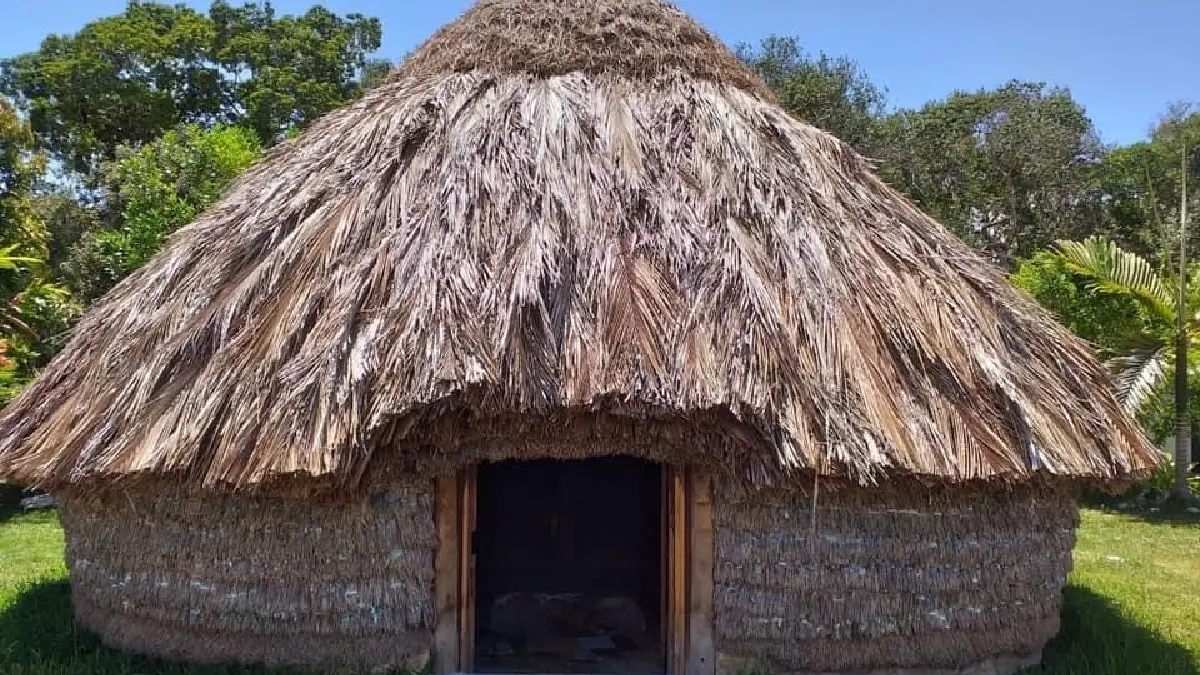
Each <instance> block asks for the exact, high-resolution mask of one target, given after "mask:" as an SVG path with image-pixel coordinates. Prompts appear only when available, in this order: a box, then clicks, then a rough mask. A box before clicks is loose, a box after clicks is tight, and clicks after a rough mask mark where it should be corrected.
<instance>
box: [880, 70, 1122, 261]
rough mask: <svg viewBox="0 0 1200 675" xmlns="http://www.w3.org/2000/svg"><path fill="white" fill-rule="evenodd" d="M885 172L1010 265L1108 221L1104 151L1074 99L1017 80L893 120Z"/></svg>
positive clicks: (928, 209) (906, 112)
mask: <svg viewBox="0 0 1200 675" xmlns="http://www.w3.org/2000/svg"><path fill="white" fill-rule="evenodd" d="M881 133H883V134H884V136H885V137H886V139H887V140H886V142H884V143H882V144H881V146H880V147H881V148H883V153H882V156H881V157H880V159H881V160H882V166H881V175H882V176H883V178H884V179H885V180H887V181H888V182H889V183H891V184H892V185H894V186H896V187H897V188H899V189H900V190H902V191H903V192H905V193H906V194H908V195H909V196H910V197H911V198H912V199H914V200H915V201H916V202H917V203H918V204H919V205H920V206H921V208H922V209H924V210H925V211H926V212H927V213H930V214H931V215H933V216H934V217H936V218H937V219H938V220H940V221H941V222H942V223H944V224H945V225H947V226H948V227H950V228H951V229H952V230H954V231H955V232H956V233H957V234H958V235H959V236H960V237H962V238H963V239H964V240H965V241H967V242H968V243H970V244H971V245H973V246H975V247H977V248H980V249H982V250H984V251H986V252H987V253H988V254H989V255H990V256H991V257H992V259H993V260H995V261H996V262H997V263H998V264H1001V265H1003V266H1006V267H1007V266H1010V265H1012V264H1013V263H1014V262H1015V261H1016V260H1018V259H1022V258H1026V257H1028V256H1030V255H1032V254H1033V253H1034V252H1035V251H1037V250H1040V249H1044V248H1046V247H1047V246H1049V245H1050V244H1051V243H1053V242H1054V241H1055V240H1057V239H1063V238H1069V239H1075V238H1082V237H1084V236H1087V235H1089V234H1091V233H1092V232H1094V231H1095V230H1096V229H1097V228H1098V227H1099V223H1100V221H1101V217H1102V216H1101V213H1102V198H1101V194H1100V191H1099V189H1098V186H1097V180H1096V176H1095V174H1096V166H1097V165H1098V164H1099V161H1100V159H1101V157H1102V156H1103V148H1102V147H1101V145H1100V142H1099V140H1098V138H1097V136H1096V133H1095V130H1094V128H1093V125H1092V122H1091V120H1090V119H1089V118H1088V116H1087V114H1086V113H1085V112H1084V110H1083V108H1082V107H1081V106H1080V105H1079V104H1078V103H1076V102H1075V100H1074V99H1073V98H1071V95H1070V93H1069V92H1067V91H1066V90H1063V89H1053V88H1048V87H1046V86H1045V85H1043V84H1040V83H1027V82H1010V83H1009V84H1007V85H1005V86H1004V87H1001V88H999V89H994V90H981V91H978V92H974V93H966V92H955V93H953V94H951V95H950V96H949V97H948V98H946V99H945V100H942V101H935V102H932V103H929V104H927V105H926V106H924V107H923V108H921V109H920V110H902V111H899V112H897V113H895V114H893V115H891V116H890V117H889V119H888V120H887V123H886V124H885V125H884V130H883V131H882V132H881Z"/></svg>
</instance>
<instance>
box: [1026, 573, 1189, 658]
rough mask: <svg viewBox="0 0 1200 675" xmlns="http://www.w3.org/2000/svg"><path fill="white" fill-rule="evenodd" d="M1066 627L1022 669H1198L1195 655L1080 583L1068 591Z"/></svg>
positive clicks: (1065, 612)
mask: <svg viewBox="0 0 1200 675" xmlns="http://www.w3.org/2000/svg"><path fill="white" fill-rule="evenodd" d="M1063 600H1064V606H1063V613H1062V631H1061V632H1060V633H1059V635H1058V637H1056V638H1055V639H1054V640H1052V641H1051V642H1050V644H1049V645H1047V646H1046V649H1045V651H1044V652H1043V655H1042V665H1041V666H1040V667H1038V668H1033V669H1030V670H1027V671H1024V673H1023V675H1126V674H1129V675H1132V674H1133V673H1147V674H1149V673H1154V675H1200V663H1198V662H1197V658H1198V657H1197V656H1195V655H1193V654H1191V653H1190V652H1189V651H1188V650H1186V649H1184V648H1183V647H1181V646H1179V645H1177V644H1174V643H1172V642H1168V641H1167V640H1166V639H1164V638H1163V637H1162V636H1160V635H1157V634H1155V633H1154V632H1152V631H1150V630H1147V629H1146V628H1145V627H1144V626H1141V625H1138V624H1137V623H1134V622H1133V621H1131V620H1129V619H1128V618H1127V617H1125V616H1124V615H1122V614H1121V611H1120V609H1119V608H1118V607H1116V606H1115V605H1113V604H1112V603H1111V602H1110V601H1109V600H1108V599H1107V598H1105V597H1104V596H1101V595H1097V594H1096V593H1093V592H1092V591H1091V590H1089V589H1087V588H1084V587H1082V586H1076V585H1070V586H1068V587H1067V589H1066V592H1065V594H1064V598H1063Z"/></svg>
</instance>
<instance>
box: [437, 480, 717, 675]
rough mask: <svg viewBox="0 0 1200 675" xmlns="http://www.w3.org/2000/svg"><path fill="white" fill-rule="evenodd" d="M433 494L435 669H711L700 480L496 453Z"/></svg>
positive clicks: (708, 511) (708, 561) (703, 484)
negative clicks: (495, 459) (503, 457)
mask: <svg viewBox="0 0 1200 675" xmlns="http://www.w3.org/2000/svg"><path fill="white" fill-rule="evenodd" d="M437 493H438V494H437V527H438V536H439V546H438V557H437V579H436V582H435V587H436V596H437V608H438V612H437V617H438V623H437V628H436V635H435V643H436V644H435V650H436V654H435V659H436V660H435V665H436V669H437V672H439V673H443V674H448V673H489V674H494V675H498V674H502V673H512V674H516V673H523V674H524V673H537V674H539V675H553V674H561V675H566V674H568V673H571V674H576V673H586V674H589V675H656V674H658V673H671V674H674V675H683V674H685V673H686V674H687V675H712V673H713V672H714V667H713V666H714V661H715V654H714V648H713V640H712V630H713V613H712V599H713V598H712V582H713V578H712V571H713V567H712V550H713V549H712V545H713V541H712V532H713V529H712V499H711V485H710V482H709V480H708V478H707V477H706V476H703V475H700V474H699V473H696V472H693V471H686V470H679V469H675V468H673V467H668V466H663V465H659V464H655V463H651V462H646V461H643V460H639V459H635V458H631V457H607V458H596V459H587V460H577V461H557V460H536V461H525V462H500V463H495V464H484V465H482V466H480V467H478V468H474V469H471V470H467V471H463V472H461V473H459V475H457V476H453V477H444V478H441V479H439V481H438V491H437Z"/></svg>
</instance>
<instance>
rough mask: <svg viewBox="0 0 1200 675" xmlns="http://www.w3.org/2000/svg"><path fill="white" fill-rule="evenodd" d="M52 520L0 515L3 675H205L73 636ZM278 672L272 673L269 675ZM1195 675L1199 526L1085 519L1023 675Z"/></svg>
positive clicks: (1199, 626)
mask: <svg viewBox="0 0 1200 675" xmlns="http://www.w3.org/2000/svg"><path fill="white" fill-rule="evenodd" d="M62 547H63V537H62V530H60V529H59V526H58V520H57V518H56V517H55V515H54V514H53V513H52V512H39V513H33V514H28V515H14V516H11V517H8V518H5V516H4V515H3V514H0V674H2V675H117V674H121V675H135V674H136V675H161V674H168V673H173V674H177V675H200V674H202V673H203V674H211V675H216V674H218V673H226V674H232V673H243V674H248V673H264V672H266V671H263V670H261V669H256V668H239V667H223V668H196V667H187V666H181V665H176V664H165V663H162V662H158V661H153V660H149V659H141V658H137V657H133V656H127V655H124V654H121V653H118V652H115V651H112V650H109V649H105V648H104V647H102V646H100V644H99V643H98V641H97V640H96V639H95V638H94V637H92V636H91V635H88V634H86V633H83V632H79V631H76V630H75V629H74V628H73V627H72V621H71V603H70V591H69V589H68V587H67V584H66V581H65V575H66V570H65V568H64V567H63V561H62ZM274 672H279V671H274ZM1141 674H1145V675H1200V522H1197V521H1196V520H1192V521H1191V522H1181V521H1175V522H1171V521H1164V522H1147V521H1146V520H1143V519H1141V518H1139V517H1137V516H1130V515H1120V514H1112V513H1106V512H1101V511H1092V510H1085V511H1084V512H1083V526H1082V528H1081V529H1080V532H1079V544H1078V546H1077V547H1076V549H1075V571H1074V573H1073V574H1072V575H1071V585H1070V587H1069V588H1068V589H1067V592H1066V607H1065V609H1064V611H1063V631H1062V634H1061V635H1060V636H1059V637H1058V639H1057V640H1055V641H1054V642H1053V643H1051V644H1050V646H1049V647H1047V649H1046V653H1045V659H1044V665H1043V666H1042V667H1040V668H1035V669H1033V670H1032V671H1030V675H1141Z"/></svg>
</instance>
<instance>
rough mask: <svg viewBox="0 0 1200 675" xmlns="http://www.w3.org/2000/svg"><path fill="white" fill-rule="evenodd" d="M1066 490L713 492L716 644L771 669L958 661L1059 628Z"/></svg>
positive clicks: (1034, 641)
mask: <svg viewBox="0 0 1200 675" xmlns="http://www.w3.org/2000/svg"><path fill="white" fill-rule="evenodd" d="M1077 520H1078V513H1077V509H1076V507H1075V504H1074V500H1073V496H1072V494H1070V493H1066V492H1040V491H1034V490H1017V491H1014V492H1006V493H992V494H987V493H980V494H976V495H970V496H966V495H963V494H961V493H954V494H951V493H949V492H944V491H931V492H928V493H926V494H924V495H920V496H918V495H917V494H915V493H911V492H909V493H901V492H899V491H879V490H876V491H872V492H866V491H861V490H843V491H838V492H836V493H824V494H822V493H820V492H818V500H817V510H816V516H815V519H814V516H813V511H812V508H811V502H808V501H805V502H804V503H797V501H796V498H795V496H794V494H790V495H789V494H781V493H778V492H758V493H742V492H739V491H738V490H736V489H734V488H733V486H726V487H725V488H723V489H719V490H717V491H716V523H715V527H716V557H715V571H714V574H715V581H716V586H715V594H714V606H715V608H716V633H717V638H718V644H717V649H718V651H720V652H722V653H724V654H726V655H729V656H731V657H738V658H748V659H752V660H755V663H757V664H760V665H762V666H764V667H766V668H768V669H770V670H771V671H772V672H782V673H792V672H826V671H829V672H859V671H869V670H872V669H885V668H964V667H967V666H971V665H974V664H977V663H980V662H984V661H987V660H989V659H994V658H999V657H1004V656H1006V655H1017V656H1027V655H1032V654H1036V653H1038V652H1040V651H1041V649H1042V647H1043V646H1044V644H1045V643H1046V641H1047V640H1049V639H1050V638H1051V637H1053V636H1054V635H1055V634H1056V633H1057V631H1058V615H1059V610H1060V608H1061V604H1062V588H1063V586H1064V584H1065V582H1066V578H1067V574H1068V573H1069V571H1070V568H1071V549H1072V547H1073V545H1074V541H1075V536H1074V532H1075V527H1076V524H1077Z"/></svg>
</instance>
